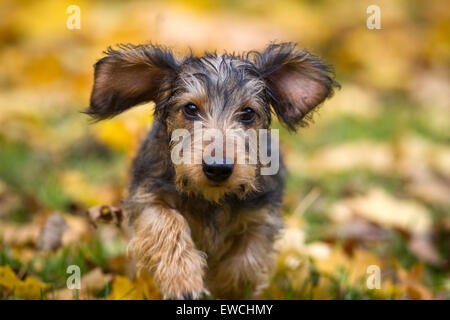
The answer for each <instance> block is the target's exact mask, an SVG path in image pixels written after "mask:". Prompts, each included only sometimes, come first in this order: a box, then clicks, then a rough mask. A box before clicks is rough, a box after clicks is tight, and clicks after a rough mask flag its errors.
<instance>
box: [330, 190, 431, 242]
mask: <svg viewBox="0 0 450 320" xmlns="http://www.w3.org/2000/svg"><path fill="white" fill-rule="evenodd" d="M352 216H359V217H362V218H364V219H367V220H368V221H371V222H373V223H376V224H378V225H380V226H383V227H388V228H398V229H401V230H404V231H407V232H410V233H417V234H423V233H427V232H429V231H430V230H431V226H432V220H431V216H430V213H429V211H428V210H427V208H425V207H424V206H422V205H421V204H419V203H417V202H415V201H413V200H405V199H397V198H394V197H393V196H391V195H389V194H388V193H387V192H385V191H384V190H382V189H372V190H370V191H369V192H368V194H367V195H365V196H357V197H354V198H349V199H344V200H342V201H340V202H338V203H337V204H336V205H334V206H333V207H332V208H331V211H330V217H331V218H332V219H334V218H336V219H337V221H339V222H342V221H344V220H348V219H351V217H352Z"/></svg>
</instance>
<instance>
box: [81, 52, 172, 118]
mask: <svg viewBox="0 0 450 320" xmlns="http://www.w3.org/2000/svg"><path fill="white" fill-rule="evenodd" d="M105 54H106V55H107V56H106V57H104V58H103V59H101V60H99V61H98V62H97V63H96V64H95V73H94V87H93V89H92V94H91V101H90V107H89V108H88V110H87V111H86V113H87V114H89V115H91V116H92V117H93V118H94V119H96V120H103V119H106V118H111V117H113V116H115V115H117V114H119V113H121V112H123V111H125V110H127V109H128V108H130V107H132V106H135V105H137V104H140V103H144V102H147V101H150V100H158V99H160V98H161V97H162V96H163V95H164V93H165V92H167V91H168V89H170V79H172V78H173V77H174V76H175V75H176V72H177V69H178V68H179V64H178V62H177V60H176V59H175V58H174V56H173V54H172V52H171V51H170V50H168V49H164V48H162V47H159V46H155V45H151V44H150V45H137V46H135V45H131V44H126V45H123V44H122V45H118V47H117V49H113V48H111V47H110V48H108V49H107V51H106V52H105Z"/></svg>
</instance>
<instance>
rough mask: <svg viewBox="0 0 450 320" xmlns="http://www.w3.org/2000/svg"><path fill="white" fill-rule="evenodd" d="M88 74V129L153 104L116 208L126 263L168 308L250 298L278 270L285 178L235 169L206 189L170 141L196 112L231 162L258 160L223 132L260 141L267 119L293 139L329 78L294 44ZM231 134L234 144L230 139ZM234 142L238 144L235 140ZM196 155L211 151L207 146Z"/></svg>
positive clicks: (326, 91) (112, 59)
mask: <svg viewBox="0 0 450 320" xmlns="http://www.w3.org/2000/svg"><path fill="white" fill-rule="evenodd" d="M106 54H107V56H106V57H105V58H103V59H101V60H100V61H99V62H98V63H97V64H96V66H95V82H94V88H93V92H92V96H91V105H90V108H89V109H88V110H87V113H88V114H90V115H92V116H93V117H94V119H96V120H102V119H106V118H108V117H112V116H114V115H116V114H118V113H120V112H122V111H124V110H126V109H127V108H130V107H132V106H134V105H137V104H140V103H143V102H146V101H149V100H154V101H155V103H156V108H155V121H154V125H153V128H152V130H151V131H150V132H149V134H148V136H147V138H146V140H145V141H144V142H143V144H142V146H141V148H140V150H139V152H138V155H137V157H136V159H135V161H134V164H133V174H132V181H131V186H130V190H129V196H128V198H127V199H126V200H125V201H124V204H125V208H126V209H127V211H128V212H129V216H130V224H131V225H132V227H133V230H134V234H133V236H132V238H131V240H130V243H129V246H128V251H129V253H130V255H131V256H132V257H133V258H134V260H135V261H136V264H137V266H138V267H139V268H141V269H145V270H147V271H149V272H150V273H151V274H152V276H153V277H154V279H155V282H156V284H157V285H158V286H159V288H160V290H161V292H162V293H163V295H164V297H166V298H176V299H183V298H198V297H199V296H200V294H201V293H202V292H205V291H206V290H209V291H210V292H211V293H212V294H213V295H214V296H215V297H219V298H243V297H244V296H245V294H246V292H247V291H248V290H249V289H250V290H251V292H252V294H253V295H255V294H258V293H260V292H261V290H262V289H263V288H264V286H265V285H266V284H267V280H268V278H269V276H270V274H271V270H272V268H273V266H274V249H273V243H274V240H275V238H276V236H277V235H278V233H279V231H280V229H281V228H282V225H283V223H282V219H281V217H280V215H279V213H278V211H279V208H280V206H281V200H282V194H283V186H284V175H285V169H284V166H283V163H282V159H280V170H279V171H278V172H277V173H276V174H274V175H267V176H264V175H261V174H260V169H261V165H260V164H259V162H257V163H254V164H252V163H248V162H245V164H236V162H235V166H234V170H233V173H232V175H231V176H230V177H229V178H228V179H227V180H226V181H224V182H222V183H219V184H217V183H212V182H211V181H209V180H208V179H207V178H206V176H205V175H204V173H203V171H202V164H201V162H200V163H197V164H195V163H194V164H175V163H173V162H172V160H171V157H170V154H171V150H172V148H173V144H174V143H173V141H171V134H172V133H173V131H174V130H176V129H179V128H183V129H186V130H187V131H188V132H191V133H192V132H193V128H194V122H193V121H191V120H189V119H187V118H186V117H185V116H184V115H183V113H182V110H181V108H182V107H183V106H184V105H186V104H187V103H195V104H196V105H197V106H198V108H199V119H198V122H201V123H202V125H203V127H204V128H214V129H217V130H220V131H221V132H223V134H224V137H225V139H226V141H224V144H226V143H229V141H232V142H231V143H233V144H236V148H234V152H233V154H231V155H230V154H227V155H226V157H228V158H231V159H233V160H236V157H237V156H239V155H242V154H244V157H245V158H246V159H248V153H249V150H251V149H252V148H253V149H254V148H258V146H257V145H255V142H253V143H247V142H246V139H245V137H244V136H242V135H240V134H237V133H236V132H235V131H231V129H243V130H246V129H249V128H252V129H255V130H257V129H265V128H268V127H269V125H270V122H271V116H272V112H275V113H276V114H277V116H278V118H279V119H280V120H281V121H282V122H284V123H285V124H286V125H287V126H288V127H289V128H290V129H293V130H295V128H296V127H297V126H302V125H304V124H305V123H306V121H307V120H308V119H310V118H311V112H312V111H313V110H314V109H315V107H316V106H317V105H319V104H320V103H322V102H323V101H324V100H325V99H326V98H328V97H329V96H331V94H332V93H333V87H335V86H337V83H336V82H335V81H334V80H333V74H332V69H331V67H330V66H328V65H326V64H324V63H323V62H322V61H321V60H319V59H318V58H317V57H315V56H313V55H311V54H309V53H308V52H307V51H305V50H297V49H296V47H295V45H294V44H290V43H284V44H272V45H270V46H269V47H268V48H267V49H266V50H264V51H263V52H262V53H259V52H256V51H254V52H249V53H247V54H242V55H235V54H223V55H218V54H216V53H205V55H204V56H203V57H194V56H192V55H189V56H187V57H185V58H183V59H176V58H175V57H174V56H173V54H172V52H171V51H170V50H168V49H165V48H163V47H159V46H155V45H139V46H134V45H121V46H119V47H118V48H117V49H111V48H110V49H108V51H107V52H106ZM246 106H247V107H248V106H250V107H251V108H252V109H254V110H255V112H256V119H255V121H254V122H252V123H251V124H244V123H243V122H240V121H239V120H238V115H239V114H240V112H242V110H243V108H244V107H246ZM231 132H234V133H233V134H232V133H231ZM233 139H236V140H233ZM194 140H195V139H192V140H191V141H190V144H191V146H192V148H193V149H195V148H200V151H203V150H204V149H205V148H207V145H205V143H204V141H200V143H199V144H196V143H195V141H194Z"/></svg>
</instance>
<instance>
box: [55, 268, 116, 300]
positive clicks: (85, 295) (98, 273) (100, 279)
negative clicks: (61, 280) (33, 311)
mask: <svg viewBox="0 0 450 320" xmlns="http://www.w3.org/2000/svg"><path fill="white" fill-rule="evenodd" d="M112 278H113V276H112V275H111V274H105V273H103V271H102V270H101V269H100V268H95V269H93V270H91V271H90V272H89V273H87V274H86V275H84V276H83V277H81V279H80V285H81V288H80V289H79V291H78V293H77V292H76V289H68V288H65V289H60V290H57V291H55V292H53V293H52V298H55V299H58V300H71V299H74V297H75V296H76V295H77V294H78V299H81V300H86V299H92V298H94V295H95V293H96V292H98V291H100V290H101V289H103V288H104V287H105V286H106V285H107V284H108V283H109V282H110V281H111V280H112Z"/></svg>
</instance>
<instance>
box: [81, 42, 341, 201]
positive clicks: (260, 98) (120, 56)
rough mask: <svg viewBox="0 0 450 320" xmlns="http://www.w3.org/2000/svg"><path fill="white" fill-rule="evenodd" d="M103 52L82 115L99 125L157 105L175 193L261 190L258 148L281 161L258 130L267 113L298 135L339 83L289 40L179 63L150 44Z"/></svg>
mask: <svg viewBox="0 0 450 320" xmlns="http://www.w3.org/2000/svg"><path fill="white" fill-rule="evenodd" d="M106 54H107V56H106V57H105V58H103V59H101V60H100V61H98V62H97V64H96V65H95V81H94V88H93V91H92V96H91V103H90V108H89V109H88V111H87V113H88V114H90V115H91V116H92V117H94V118H95V119H97V120H102V119H106V118H110V117H113V116H115V115H117V114H119V113H121V112H122V111H125V110H126V109H128V108H130V107H132V106H135V105H138V104H140V103H144V102H147V101H150V100H153V101H155V103H156V107H155V116H156V117H158V118H159V120H161V121H162V122H163V123H164V124H165V125H166V127H167V134H168V135H169V137H171V140H170V143H169V148H170V150H171V155H172V157H171V158H172V161H173V165H174V168H175V173H176V174H175V176H176V181H175V182H176V185H177V187H178V189H179V190H181V191H183V192H186V193H190V192H192V193H196V194H200V195H202V196H204V197H205V198H206V199H208V200H212V201H219V200H220V199H222V198H223V196H224V195H225V194H236V195H239V196H243V195H245V194H246V193H248V192H250V191H252V190H256V189H257V188H258V185H257V183H256V181H257V179H256V178H257V176H258V175H260V174H261V169H262V167H264V166H267V163H265V164H263V165H262V164H261V155H262V154H263V153H261V151H265V154H266V155H267V156H270V157H271V158H273V156H278V154H276V152H274V150H272V151H268V150H261V148H266V149H268V148H271V146H272V149H273V143H274V141H273V139H272V140H271V139H270V137H271V135H270V134H269V135H267V136H264V135H263V136H261V133H264V131H262V130H260V129H267V128H268V127H269V125H270V122H271V115H272V113H275V114H276V115H277V116H278V118H279V119H280V121H281V122H283V123H284V124H285V125H286V126H287V127H288V128H289V129H291V130H295V129H296V128H297V127H298V126H303V125H305V124H306V123H307V121H308V120H309V119H310V117H311V112H312V111H313V110H314V108H315V107H316V106H318V105H319V104H321V103H322V102H323V101H324V100H325V99H326V98H327V97H329V96H330V95H331V94H332V92H333V87H335V86H337V85H338V84H337V83H336V82H335V81H334V80H333V70H332V68H331V67H330V66H329V65H327V64H325V63H323V62H322V61H321V60H320V59H318V58H317V57H316V56H313V55H311V54H310V53H308V52H307V51H305V50H297V49H296V46H295V45H294V44H291V43H282V44H271V45H269V46H268V47H267V48H266V49H265V50H264V51H263V52H256V51H252V52H249V53H246V54H242V55H235V54H221V55H218V54H216V53H205V55H204V56H203V57H194V56H193V55H192V54H191V55H189V56H187V57H184V58H182V59H177V58H175V57H174V55H173V54H172V52H171V51H170V50H168V49H165V48H162V47H160V46H155V45H138V46H134V45H120V46H118V48H117V49H111V48H109V49H108V50H107V52H106ZM267 140H268V141H269V143H267ZM262 141H266V142H263V143H261V142H262ZM276 142H277V141H275V143H276ZM273 173H276V172H273Z"/></svg>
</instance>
